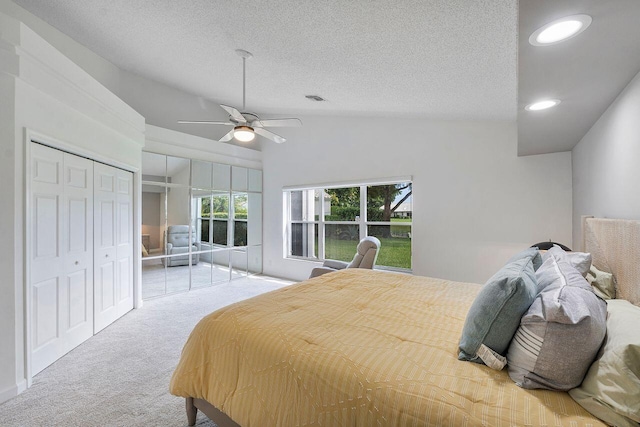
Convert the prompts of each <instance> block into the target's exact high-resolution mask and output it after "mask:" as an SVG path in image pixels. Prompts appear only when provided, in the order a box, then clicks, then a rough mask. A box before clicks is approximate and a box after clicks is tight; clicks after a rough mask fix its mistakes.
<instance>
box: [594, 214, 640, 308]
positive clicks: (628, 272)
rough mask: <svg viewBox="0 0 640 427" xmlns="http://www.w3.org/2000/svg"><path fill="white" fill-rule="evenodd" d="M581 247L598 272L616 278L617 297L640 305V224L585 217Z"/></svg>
mask: <svg viewBox="0 0 640 427" xmlns="http://www.w3.org/2000/svg"><path fill="white" fill-rule="evenodd" d="M582 247H583V249H584V251H585V252H590V253H591V256H592V259H593V261H592V262H593V265H595V267H596V268H597V269H599V270H602V271H606V272H608V273H612V274H613V275H614V277H615V279H616V282H617V289H616V294H617V295H616V298H619V299H625V300H627V301H630V302H631V303H632V304H635V305H638V306H640V221H637V220H623V219H606V218H593V217H588V216H584V217H582Z"/></svg>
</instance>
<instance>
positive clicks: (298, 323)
mask: <svg viewBox="0 0 640 427" xmlns="http://www.w3.org/2000/svg"><path fill="white" fill-rule="evenodd" d="M479 290H480V285H477V284H470V283H458V282H452V281H447V280H439V279H432V278H425V277H418V276H410V275H404V274H397V273H386V272H379V271H371V270H360V269H348V270H343V271H340V272H336V273H331V274H326V275H323V276H320V277H317V278H315V279H311V280H308V281H305V282H302V283H299V284H297V285H292V286H289V287H286V288H283V289H280V290H277V291H274V292H270V293H268V294H264V295H261V296H258V297H256V298H252V299H250V300H246V301H243V302H240V303H237V304H234V305H231V306H229V307H225V308H223V309H221V310H218V311H216V312H214V313H212V314H210V315H208V316H206V317H205V318H204V319H202V321H200V323H199V324H198V325H197V326H196V327H195V329H194V330H193V332H192V333H191V336H190V337H189V339H188V341H187V343H186V345H185V347H184V350H183V353H182V357H181V360H180V362H179V365H178V367H177V368H176V370H175V372H174V374H173V377H172V379H171V385H170V390H171V393H173V394H174V395H177V396H182V397H192V398H199V399H204V400H206V401H208V402H210V403H211V404H212V405H214V406H215V407H216V408H218V409H219V410H220V411H222V412H223V413H225V414H226V415H228V416H229V417H230V418H231V419H233V420H234V421H235V422H236V423H238V424H240V425H241V426H245V427H249V426H363V427H364V426H366V427H369V426H413V425H415V426H427V425H428V426H480V425H484V426H571V427H578V426H594V427H595V426H602V425H604V424H602V423H601V422H600V421H598V420H597V419H595V418H593V416H591V415H590V414H589V413H587V412H586V411H585V410H584V409H582V408H581V407H580V406H579V405H578V404H576V403H575V402H574V401H573V400H572V399H571V398H570V397H569V395H568V394H567V393H564V392H556V391H547V390H524V389H521V388H519V387H517V386H516V385H515V383H513V381H511V379H510V378H509V376H508V375H507V372H506V370H503V371H494V370H491V369H489V368H488V367H486V366H484V365H478V364H474V363H470V362H463V361H459V360H458V359H457V353H458V341H459V339H460V333H461V330H462V327H463V324H464V321H465V316H466V313H467V311H468V309H469V306H470V305H471V303H472V302H473V299H474V297H475V295H476V294H477V292H478V291H479Z"/></svg>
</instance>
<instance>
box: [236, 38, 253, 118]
mask: <svg viewBox="0 0 640 427" xmlns="http://www.w3.org/2000/svg"><path fill="white" fill-rule="evenodd" d="M236 53H237V54H238V56H240V57H241V58H242V112H243V113H244V112H246V109H247V106H246V93H247V91H246V84H247V59H249V58H251V57H252V56H253V55H252V54H251V52H247V51H246V50H244V49H236Z"/></svg>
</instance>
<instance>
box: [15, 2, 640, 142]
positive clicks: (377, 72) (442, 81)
mask: <svg viewBox="0 0 640 427" xmlns="http://www.w3.org/2000/svg"><path fill="white" fill-rule="evenodd" d="M15 2H16V3H17V4H19V5H20V6H22V7H24V8H25V9H27V10H28V11H30V12H31V13H33V14H34V15H36V16H38V17H40V18H41V19H43V20H44V21H46V22H48V23H49V24H51V25H52V26H54V27H56V28H58V29H59V30H61V31H62V32H63V33H65V34H67V35H69V36H70V37H72V38H73V39H75V40H76V41H78V42H80V43H82V44H84V45H85V46H87V47H88V48H89V49H90V50H92V51H93V52H95V53H97V54H98V55H100V56H102V57H104V58H105V59H107V60H109V61H110V62H112V63H113V64H114V65H116V66H118V67H119V68H121V69H123V70H127V71H130V72H132V73H135V74H138V75H140V76H143V77H146V78H149V79H152V80H155V81H158V82H161V83H164V84H167V85H169V86H172V87H175V88H178V89H180V90H182V91H185V92H188V93H192V94H195V95H198V96H201V97H204V98H207V99H210V100H212V101H214V102H216V103H224V104H229V105H234V106H240V105H241V104H242V62H241V59H240V58H239V57H238V56H237V55H236V54H235V49H238V48H241V49H245V50H248V51H250V52H252V53H253V55H254V57H253V58H251V59H250V60H248V62H247V88H246V89H247V110H250V111H255V112H257V113H259V114H262V115H270V114H275V115H278V114H286V115H298V114H302V115H313V114H317V115H322V114H331V115H336V114H345V115H366V116H379V117H407V118H429V119H445V120H505V121H515V120H518V128H519V131H518V137H519V153H520V154H538V153H543V152H553V151H565V150H569V149H571V148H572V147H573V145H575V143H577V142H578V141H579V139H580V138H581V137H582V135H584V133H585V132H586V130H588V128H589V127H590V126H591V124H593V122H594V121H595V120H596V119H597V117H599V115H600V114H601V113H602V111H604V109H605V108H606V106H607V105H609V103H610V102H611V101H612V100H613V99H614V98H615V96H616V95H617V94H618V93H619V92H620V90H621V89H622V88H623V87H624V86H625V85H626V84H627V83H628V82H629V80H630V79H631V77H633V75H635V73H637V72H638V71H640V54H639V53H640V44H639V43H637V40H639V39H640V33H639V31H640V30H639V29H638V28H640V26H636V27H638V28H635V27H634V28H631V27H629V25H627V24H628V23H629V22H630V21H631V20H633V19H635V21H634V22H636V21H638V20H640V9H639V8H640V2H638V1H637V0H608V1H604V2H603V1H598V0H563V1H562V2H559V1H556V0H520V6H519V11H518V1H517V0H475V1H469V0H413V1H409V0H408V1H403V2H384V1H373V2H372V1H368V0H351V1H343V0H327V1H309V0H302V1H291V0H289V1H286V0H285V1H282V0H278V1H275V0H274V1H252V2H249V1H221V0H191V1H188V2H176V1H171V0H93V1H91V2H86V1H84V0H57V1H50V0H15ZM572 13H587V14H590V15H592V16H593V20H594V21H593V24H592V27H591V28H589V29H588V31H586V32H585V33H583V35H581V36H580V37H576V38H575V39H573V41H571V43H570V44H569V42H567V43H568V44H567V45H566V46H561V45H557V46H555V47H553V48H552V49H550V48H534V47H533V46H530V45H528V44H527V40H526V39H528V35H529V34H530V32H532V31H533V30H535V29H536V28H537V27H538V26H540V25H543V24H545V23H546V22H548V20H553V19H555V18H557V17H561V16H564V15H568V14H572ZM583 36H584V37H583ZM603 37H604V38H603ZM518 39H519V41H518ZM576 46H577V47H576ZM542 49H546V50H544V51H543V50H542ZM518 55H519V58H518ZM547 94H555V95H554V97H558V98H563V103H562V104H561V105H560V106H559V107H557V108H556V109H555V110H556V111H553V112H552V111H547V112H544V113H543V114H539V115H536V116H534V115H528V114H525V113H528V112H525V111H524V110H523V107H524V104H526V103H528V102H529V99H533V98H535V97H538V96H545V95H547ZM305 95H320V96H321V97H323V98H325V99H326V102H313V101H310V100H308V99H306V98H305ZM553 114H556V115H553ZM184 118H185V117H176V120H177V119H184ZM189 119H193V120H207V119H209V117H204V116H203V117H189ZM217 119H219V117H217ZM184 126H185V132H189V127H188V126H189V125H184ZM191 126H193V125H191Z"/></svg>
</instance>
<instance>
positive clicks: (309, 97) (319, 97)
mask: <svg viewBox="0 0 640 427" xmlns="http://www.w3.org/2000/svg"><path fill="white" fill-rule="evenodd" d="M304 97H305V98H307V99H310V100H312V101H318V102H321V101H326V100H325V99H324V98H323V97H321V96H319V95H305V96H304Z"/></svg>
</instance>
